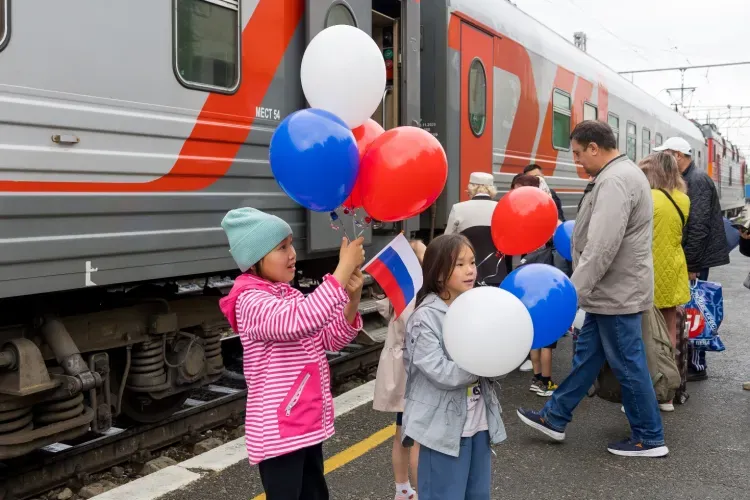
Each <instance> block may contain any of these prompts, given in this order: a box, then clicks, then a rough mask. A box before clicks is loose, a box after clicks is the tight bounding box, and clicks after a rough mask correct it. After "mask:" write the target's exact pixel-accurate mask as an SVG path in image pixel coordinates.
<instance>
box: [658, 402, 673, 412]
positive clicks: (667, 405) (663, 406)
mask: <svg viewBox="0 0 750 500" xmlns="http://www.w3.org/2000/svg"><path fill="white" fill-rule="evenodd" d="M659 409H660V410H661V411H674V404H672V403H659Z"/></svg>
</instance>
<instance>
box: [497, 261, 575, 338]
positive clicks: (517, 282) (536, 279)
mask: <svg viewBox="0 0 750 500" xmlns="http://www.w3.org/2000/svg"><path fill="white" fill-rule="evenodd" d="M500 288H502V289H503V290H506V291H508V292H510V293H512V294H513V295H515V296H516V297H518V299H519V300H520V301H521V302H523V305H525V306H526V309H528V311H529V314H531V322H532V324H533V325H534V341H533V342H532V344H531V348H532V349H541V348H542V347H547V346H548V345H550V344H552V343H553V342H555V341H557V340H558V339H559V338H560V337H562V336H563V335H564V334H565V332H566V331H567V330H568V328H570V325H572V324H573V320H574V319H575V317H576V311H577V309H578V294H576V289H575V287H574V286H573V283H572V282H571V281H570V279H568V277H567V276H565V273H563V272H562V271H560V270H559V269H557V268H556V267H553V266H550V265H547V264H527V265H525V266H521V267H519V268H518V269H516V270H515V271H513V272H512V273H510V274H509V275H508V276H507V277H506V278H505V279H504V280H503V282H502V283H501V284H500Z"/></svg>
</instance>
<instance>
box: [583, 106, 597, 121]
mask: <svg viewBox="0 0 750 500" xmlns="http://www.w3.org/2000/svg"><path fill="white" fill-rule="evenodd" d="M598 114H599V112H598V110H597V109H596V106H594V105H593V104H591V103H588V102H584V103H583V119H584V120H596V118H597V117H598Z"/></svg>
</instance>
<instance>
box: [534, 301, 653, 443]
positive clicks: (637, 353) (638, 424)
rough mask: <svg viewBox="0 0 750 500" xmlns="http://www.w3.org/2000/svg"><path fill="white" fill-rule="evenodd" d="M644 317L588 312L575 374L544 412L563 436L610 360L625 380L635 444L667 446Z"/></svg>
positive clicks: (625, 398) (624, 396) (624, 395)
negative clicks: (645, 343) (649, 362)
mask: <svg viewBox="0 0 750 500" xmlns="http://www.w3.org/2000/svg"><path fill="white" fill-rule="evenodd" d="M641 316H642V314H641V313H637V314H624V315H617V316H609V315H604V314H591V313H586V321H585V322H584V323H583V328H582V329H581V334H580V335H579V336H578V341H577V342H576V347H575V354H574V355H573V369H572V371H571V372H570V374H569V375H568V376H567V377H566V378H565V380H563V381H562V383H561V384H560V386H559V387H558V388H557V390H555V392H553V393H552V397H551V398H550V400H549V401H547V404H546V405H544V408H543V409H542V411H541V415H542V417H544V418H545V419H546V420H547V422H548V423H549V425H550V426H552V427H553V428H554V429H556V430H558V431H560V432H563V431H564V430H565V426H566V425H568V424H569V423H570V421H571V420H572V419H573V410H575V408H576V406H578V403H580V402H581V400H582V399H583V397H584V396H585V395H586V394H587V392H588V390H589V388H590V387H591V385H592V384H593V383H594V381H595V380H596V377H597V375H599V370H600V369H601V367H602V365H603V364H604V361H605V360H606V361H607V362H608V363H609V366H610V367H611V368H612V371H613V372H614V374H615V376H616V377H617V380H619V381H620V386H621V387H622V400H623V406H624V407H625V415H627V417H628V421H629V422H630V428H631V430H632V433H633V436H632V437H633V439H635V440H637V441H643V443H644V444H647V445H652V446H661V445H663V444H664V429H663V427H662V423H661V414H660V413H659V406H658V403H657V402H656V393H655V392H654V387H653V385H652V384H651V375H650V374H649V371H648V365H647V364H646V352H645V350H644V346H643V337H642V333H641Z"/></svg>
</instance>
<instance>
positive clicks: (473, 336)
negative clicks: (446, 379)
mask: <svg viewBox="0 0 750 500" xmlns="http://www.w3.org/2000/svg"><path fill="white" fill-rule="evenodd" d="M443 340H444V342H445V350H446V351H447V352H448V355H449V356H450V357H451V358H453V361H455V362H456V364H458V366H460V367H461V368H463V369H464V370H466V371H467V372H469V373H473V374H474V375H477V376H480V377H499V376H501V375H505V374H507V373H510V372H512V371H513V370H515V369H516V368H518V367H519V366H520V365H521V363H523V361H524V360H525V359H526V356H528V354H529V351H530V350H531V343H532V341H533V340H534V325H533V324H532V322H531V315H530V314H529V311H528V309H526V306H524V305H523V302H521V301H520V300H519V299H518V298H516V297H515V296H514V295H513V294H511V293H510V292H507V291H505V290H501V289H500V288H497V287H492V286H482V287H478V288H472V289H471V290H469V291H468V292H465V293H463V294H461V295H460V296H459V297H458V298H457V299H456V300H455V301H454V302H453V303H452V304H451V305H450V307H449V308H448V312H447V313H446V315H445V321H444V322H443Z"/></svg>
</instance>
